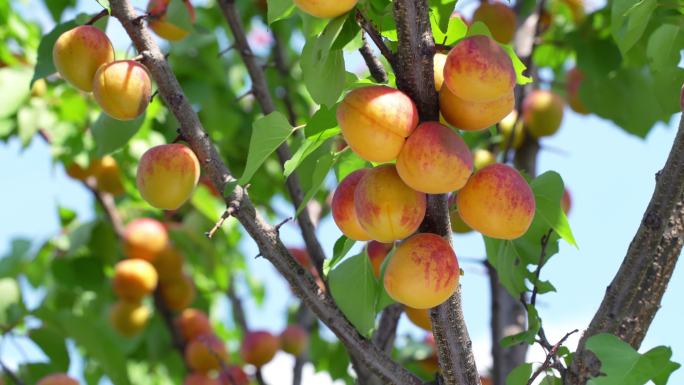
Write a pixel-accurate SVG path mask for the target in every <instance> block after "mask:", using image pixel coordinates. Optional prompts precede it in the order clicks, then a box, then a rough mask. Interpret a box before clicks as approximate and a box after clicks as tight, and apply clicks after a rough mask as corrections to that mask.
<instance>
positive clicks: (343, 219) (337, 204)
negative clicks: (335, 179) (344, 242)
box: [330, 168, 371, 241]
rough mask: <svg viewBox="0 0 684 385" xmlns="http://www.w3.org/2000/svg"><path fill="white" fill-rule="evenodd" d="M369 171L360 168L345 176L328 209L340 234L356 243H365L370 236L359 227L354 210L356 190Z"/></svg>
mask: <svg viewBox="0 0 684 385" xmlns="http://www.w3.org/2000/svg"><path fill="white" fill-rule="evenodd" d="M368 171H370V169H368V168H362V169H359V170H356V171H354V172H352V173H351V174H349V175H347V176H346V177H345V178H344V179H342V182H340V184H339V185H338V186H337V189H335V194H334V195H333V198H332V202H331V204H330V207H331V209H332V216H333V220H334V221H335V224H336V225H337V227H338V228H339V229H340V231H342V234H344V235H346V236H347V237H348V238H350V239H353V240H356V241H367V240H369V239H371V236H370V235H369V234H368V233H367V232H366V230H364V228H363V227H361V224H360V223H359V218H358V216H357V215H356V209H355V208H354V207H355V206H354V202H355V199H356V198H355V195H354V193H355V192H356V188H357V186H358V184H359V182H360V181H361V178H363V176H364V175H366V174H367V173H368Z"/></svg>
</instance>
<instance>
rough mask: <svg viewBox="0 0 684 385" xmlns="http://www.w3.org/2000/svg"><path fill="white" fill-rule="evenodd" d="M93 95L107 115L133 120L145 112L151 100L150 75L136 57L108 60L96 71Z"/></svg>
mask: <svg viewBox="0 0 684 385" xmlns="http://www.w3.org/2000/svg"><path fill="white" fill-rule="evenodd" d="M93 96H94V97H95V101H97V104H99V105H100V107H101V108H102V111H104V112H105V113H106V114H107V115H109V116H111V117H112V118H114V119H118V120H133V119H135V118H137V117H138V116H140V115H142V113H143V112H145V109H146V108H147V105H148V104H149V103H150V97H151V96H152V81H151V80H150V74H149V73H148V72H147V68H145V66H144V65H142V64H140V63H138V62H137V61H135V60H119V61H113V62H111V63H107V64H105V65H103V66H102V67H100V68H99V69H98V70H97V72H96V73H95V77H94V78H93Z"/></svg>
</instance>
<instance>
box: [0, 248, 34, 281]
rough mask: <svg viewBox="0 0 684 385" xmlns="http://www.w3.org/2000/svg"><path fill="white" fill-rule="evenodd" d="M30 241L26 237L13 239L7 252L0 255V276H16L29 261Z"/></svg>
mask: <svg viewBox="0 0 684 385" xmlns="http://www.w3.org/2000/svg"><path fill="white" fill-rule="evenodd" d="M30 250H31V241H29V240H28V239H23V238H18V239H13V240H12V244H11V247H10V251H9V253H7V254H5V255H4V256H2V257H0V278H4V277H16V276H17V275H18V274H19V273H20V272H21V271H22V269H23V267H24V265H25V264H26V263H29V261H28V259H29V251H30Z"/></svg>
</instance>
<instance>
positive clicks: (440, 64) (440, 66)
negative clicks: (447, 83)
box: [432, 52, 447, 92]
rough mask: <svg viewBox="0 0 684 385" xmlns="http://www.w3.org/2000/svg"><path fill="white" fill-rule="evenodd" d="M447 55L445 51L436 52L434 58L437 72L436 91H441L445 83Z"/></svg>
mask: <svg viewBox="0 0 684 385" xmlns="http://www.w3.org/2000/svg"><path fill="white" fill-rule="evenodd" d="M446 59H447V55H445V54H443V53H439V52H438V53H436V54H435V57H434V58H433V59H432V66H433V69H434V72H435V91H437V92H439V90H441V89H442V84H444V64H446Z"/></svg>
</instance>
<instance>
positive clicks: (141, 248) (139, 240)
mask: <svg viewBox="0 0 684 385" xmlns="http://www.w3.org/2000/svg"><path fill="white" fill-rule="evenodd" d="M123 242H124V254H126V256H127V257H128V258H139V259H144V260H146V261H149V262H154V260H155V259H156V258H157V256H158V255H159V254H161V253H162V252H164V250H165V249H166V248H167V247H168V244H169V234H168V232H167V231H166V227H164V225H163V224H162V223H161V222H159V221H158V220H156V219H152V218H138V219H135V220H133V221H131V222H130V223H129V224H128V225H126V228H125V229H124V237H123Z"/></svg>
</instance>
